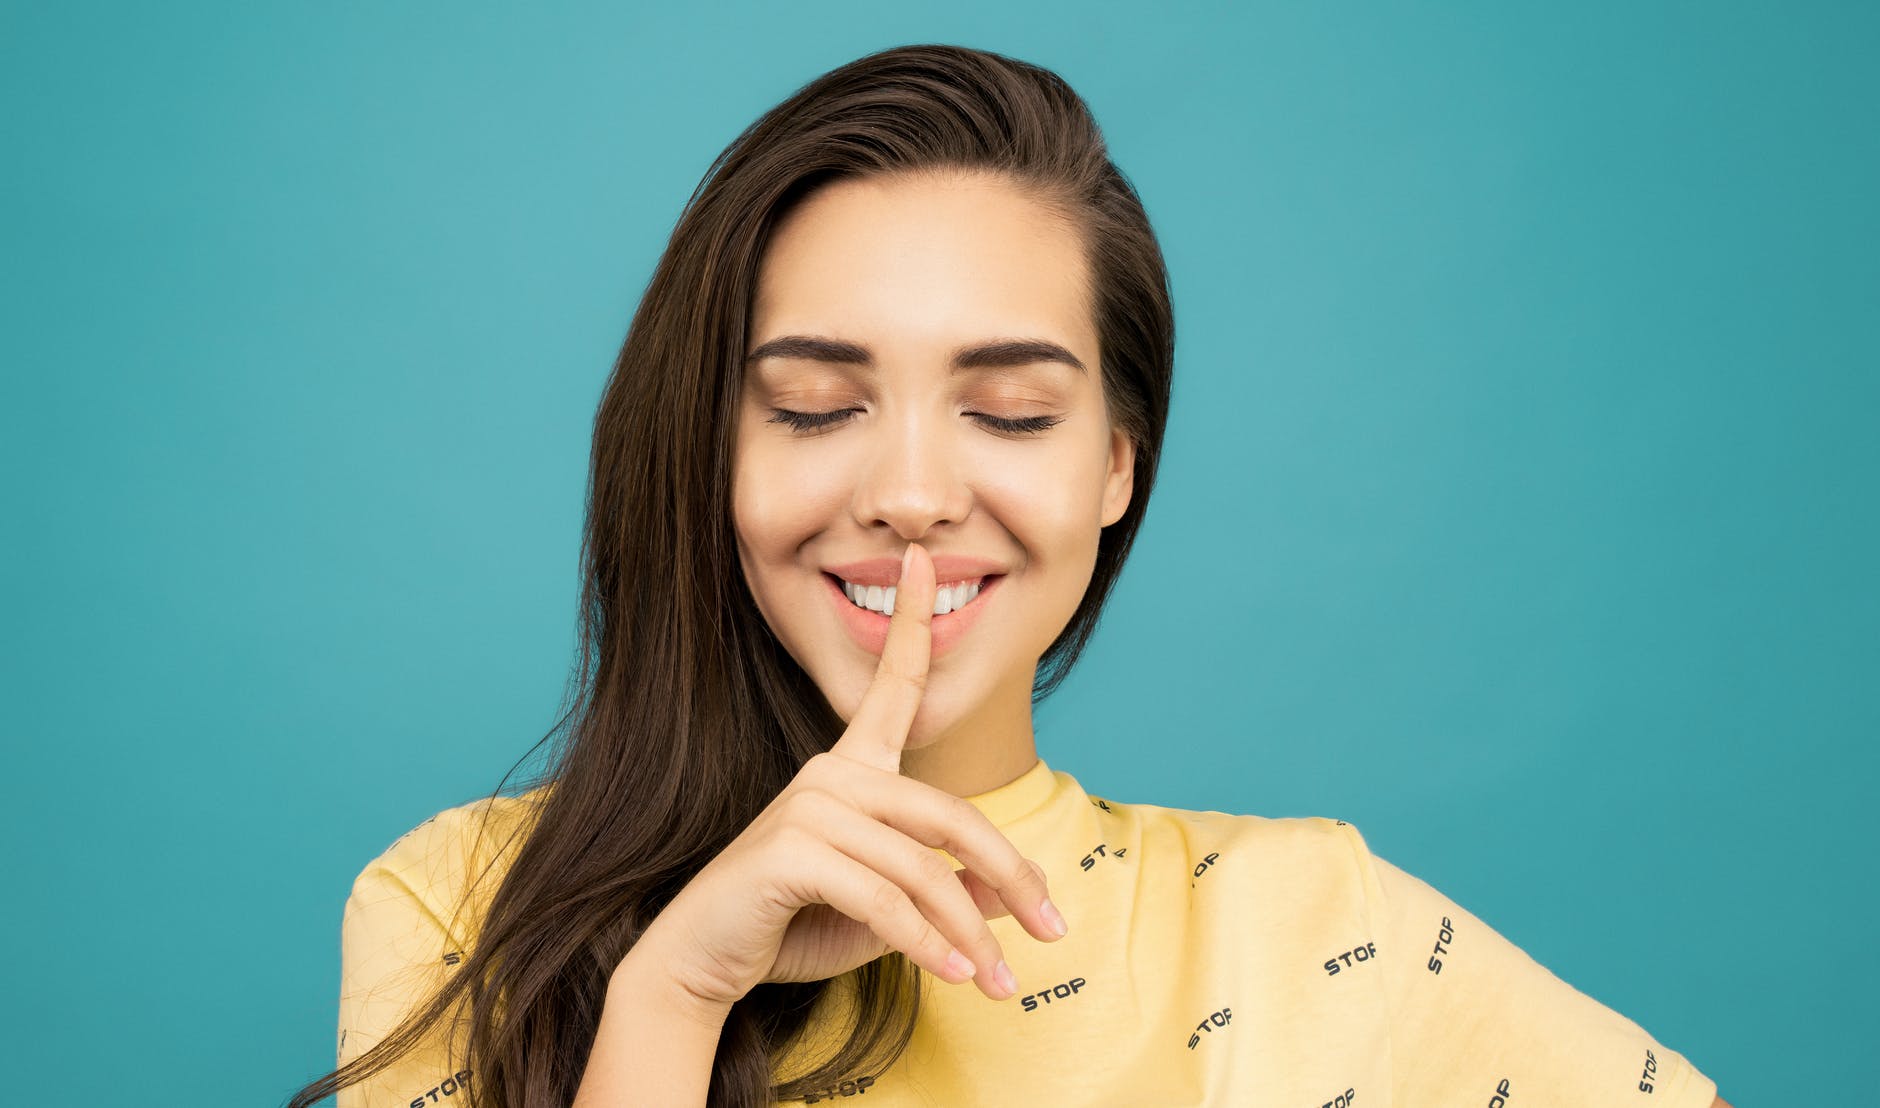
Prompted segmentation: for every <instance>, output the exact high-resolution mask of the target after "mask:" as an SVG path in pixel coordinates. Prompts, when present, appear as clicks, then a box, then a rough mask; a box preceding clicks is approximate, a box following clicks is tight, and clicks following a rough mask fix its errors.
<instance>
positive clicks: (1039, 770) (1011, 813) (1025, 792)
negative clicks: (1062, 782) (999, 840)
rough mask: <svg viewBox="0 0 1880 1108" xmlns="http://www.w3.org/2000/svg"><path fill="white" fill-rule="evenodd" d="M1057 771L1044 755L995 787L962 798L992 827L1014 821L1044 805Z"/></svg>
mask: <svg viewBox="0 0 1880 1108" xmlns="http://www.w3.org/2000/svg"><path fill="white" fill-rule="evenodd" d="M1058 785H1059V782H1058V775H1057V774H1056V773H1055V772H1053V771H1052V769H1051V767H1050V766H1048V765H1045V762H1044V759H1043V758H1039V759H1038V760H1037V761H1036V762H1033V763H1032V765H1031V768H1030V769H1028V770H1026V771H1025V772H1024V773H1021V774H1019V775H1018V776H1017V777H1014V778H1012V779H1011V780H1010V781H1007V782H1006V783H1005V784H1003V785H1000V786H999V787H998V788H996V789H992V790H989V791H987V792H983V793H979V794H977V795H975V796H969V797H967V798H966V801H967V803H969V804H971V805H972V806H973V807H975V808H977V809H979V811H980V812H981V813H983V814H984V815H985V817H986V818H987V819H989V820H991V821H992V823H993V825H994V826H996V827H1004V826H1006V825H1007V824H1010V823H1014V822H1016V821H1018V820H1020V819H1023V818H1024V817H1026V816H1028V815H1030V814H1031V813H1033V812H1035V811H1037V810H1038V809H1039V808H1042V807H1044V805H1045V803H1046V802H1047V801H1049V800H1050V799H1051V796H1052V794H1053V793H1055V792H1056V791H1057V789H1058Z"/></svg>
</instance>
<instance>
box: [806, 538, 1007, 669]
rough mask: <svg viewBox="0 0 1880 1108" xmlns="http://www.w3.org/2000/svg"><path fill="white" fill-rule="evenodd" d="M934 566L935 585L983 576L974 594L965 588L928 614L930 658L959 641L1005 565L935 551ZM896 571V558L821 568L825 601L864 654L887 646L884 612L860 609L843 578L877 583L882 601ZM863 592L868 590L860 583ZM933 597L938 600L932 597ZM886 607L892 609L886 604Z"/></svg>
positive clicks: (975, 619)
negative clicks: (947, 606) (943, 608)
mask: <svg viewBox="0 0 1880 1108" xmlns="http://www.w3.org/2000/svg"><path fill="white" fill-rule="evenodd" d="M933 561H934V570H935V573H936V575H937V577H938V580H939V583H940V587H941V588H942V589H947V588H948V587H949V586H953V585H956V584H959V583H966V582H970V581H972V580H974V579H976V578H983V579H982V580H980V582H979V590H978V592H977V593H971V592H965V593H964V600H963V601H961V602H960V605H959V606H958V607H955V608H953V609H952V610H950V611H947V612H943V613H941V614H939V615H936V616H934V617H933V624H932V636H933V638H932V646H931V653H930V654H929V655H928V657H929V660H930V661H931V660H936V659H938V658H940V657H941V656H942V655H943V654H945V653H947V652H948V651H949V650H950V649H951V648H952V646H953V644H954V643H956V642H957V641H959V639H960V637H961V636H962V635H964V634H965V633H966V632H967V631H968V630H969V629H970V628H971V627H972V625H973V624H974V623H976V622H978V619H979V613H980V612H982V611H984V610H985V608H986V604H987V602H988V599H989V598H990V597H991V595H992V594H993V593H995V592H997V591H999V590H998V586H999V585H1000V583H1001V582H1003V581H1004V580H1005V569H1004V567H1003V566H1001V565H1000V564H999V563H997V562H992V561H988V560H986V559H984V558H969V557H964V556H959V555H935V556H934V558H933ZM900 575H901V560H900V559H899V558H875V559H871V560H869V561H865V562H850V563H847V564H845V565H839V566H829V567H827V571H826V572H824V573H823V575H822V578H823V581H824V582H825V587H824V591H825V592H827V593H828V595H829V598H830V602H831V603H833V604H835V605H836V606H837V611H838V616H839V618H840V619H841V620H842V625H843V626H844V627H846V628H848V631H849V637H850V638H851V639H853V640H854V641H855V644H856V645H857V646H859V647H861V648H862V649H863V650H866V651H867V652H868V653H870V654H872V655H875V656H876V657H879V656H880V655H881V652H882V651H883V650H885V649H886V648H887V645H888V625H889V622H890V620H889V617H888V616H887V615H884V614H883V613H881V612H877V611H874V610H872V609H869V608H861V607H857V606H856V605H855V602H854V601H853V600H851V599H850V598H849V594H848V592H847V591H845V590H844V588H843V582H844V581H847V582H848V583H849V584H851V585H859V586H864V587H866V586H874V587H876V588H880V589H881V590H882V593H883V594H884V595H883V596H882V599H883V600H886V596H885V594H886V593H887V590H888V589H890V588H892V587H894V585H895V583H896V581H898V580H899V578H900ZM864 591H872V590H870V589H867V588H864ZM950 591H952V592H953V593H954V596H953V599H955V600H960V597H961V596H962V591H961V590H958V589H957V588H955V589H951V590H950ZM936 599H938V598H937V597H936ZM890 610H892V609H890Z"/></svg>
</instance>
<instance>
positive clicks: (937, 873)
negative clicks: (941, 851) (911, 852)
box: [914, 847, 958, 885]
mask: <svg viewBox="0 0 1880 1108" xmlns="http://www.w3.org/2000/svg"><path fill="white" fill-rule="evenodd" d="M917 849H918V855H917V857H916V859H915V862H914V870H915V873H916V874H917V875H918V876H919V877H920V880H921V881H922V883H924V884H928V885H938V884H940V883H942V882H945V883H947V884H950V885H951V884H957V883H958V879H957V878H955V877H954V876H953V867H952V865H951V864H949V863H948V862H947V860H946V859H945V858H942V857H941V856H940V855H938V854H935V853H934V852H933V851H931V850H928V849H926V848H925V847H920V848H917Z"/></svg>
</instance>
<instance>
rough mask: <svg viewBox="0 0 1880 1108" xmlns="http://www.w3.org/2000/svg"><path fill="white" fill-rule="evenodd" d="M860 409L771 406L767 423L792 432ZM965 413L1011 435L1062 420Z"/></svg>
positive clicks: (839, 419) (815, 427)
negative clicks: (809, 409)
mask: <svg viewBox="0 0 1880 1108" xmlns="http://www.w3.org/2000/svg"><path fill="white" fill-rule="evenodd" d="M861 410H862V409H860V408H840V409H837V410H836V411H833V412H793V411H790V410H789V409H787V408H772V409H771V412H772V415H771V417H770V419H769V422H771V423H782V424H784V425H786V426H788V427H789V428H790V429H791V430H794V431H816V430H821V429H823V428H826V427H834V426H836V425H837V424H840V423H845V422H847V421H848V417H849V416H850V415H852V414H854V413H855V412H859V411H861ZM966 414H967V415H969V416H972V417H973V418H974V419H976V420H979V421H980V422H981V423H983V424H984V425H986V426H988V427H991V428H992V429H993V430H995V431H1004V432H1006V433H1007V434H1013V435H1036V434H1038V433H1040V432H1042V431H1047V430H1049V429H1051V428H1053V427H1056V426H1057V425H1058V424H1060V423H1062V422H1064V417H1063V416H1048V415H1041V416H1026V417H1024V418H1023V419H1005V418H1003V417H1000V416H995V415H987V414H986V413H984V412H967V413H966Z"/></svg>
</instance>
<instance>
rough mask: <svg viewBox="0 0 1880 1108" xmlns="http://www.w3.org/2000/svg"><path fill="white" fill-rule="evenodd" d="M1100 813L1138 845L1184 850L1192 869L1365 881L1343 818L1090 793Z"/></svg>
mask: <svg viewBox="0 0 1880 1108" xmlns="http://www.w3.org/2000/svg"><path fill="white" fill-rule="evenodd" d="M1091 803H1092V804H1093V805H1095V806H1097V807H1098V808H1099V809H1101V810H1102V811H1104V812H1105V813H1106V817H1105V818H1109V819H1114V820H1118V821H1121V822H1122V823H1123V824H1124V825H1126V826H1130V827H1132V828H1133V829H1134V830H1135V831H1136V832H1137V834H1138V835H1139V836H1140V838H1141V839H1142V841H1143V844H1144V846H1145V847H1147V846H1150V845H1151V844H1153V843H1160V844H1162V847H1163V849H1162V851H1161V852H1163V853H1166V852H1167V850H1168V849H1169V848H1175V847H1177V844H1179V847H1178V848H1179V849H1181V850H1182V851H1183V852H1185V853H1186V854H1188V855H1189V856H1190V858H1191V860H1192V861H1193V862H1194V868H1195V869H1196V870H1197V871H1200V870H1202V869H1204V868H1209V867H1215V866H1222V865H1224V864H1226V865H1231V867H1232V868H1235V869H1240V870H1243V871H1245V873H1246V874H1247V876H1248V877H1250V878H1258V879H1259V880H1261V881H1271V880H1275V879H1279V878H1283V877H1294V878H1304V879H1309V881H1310V882H1311V883H1313V884H1320V883H1325V882H1332V883H1337V884H1344V885H1346V886H1348V887H1353V888H1361V887H1363V886H1364V885H1366V884H1368V882H1369V872H1368V871H1369V868H1370V862H1371V853H1370V849H1369V848H1368V847H1367V845H1366V844H1365V840H1364V836H1363V835H1361V834H1360V833H1359V832H1358V829H1357V827H1356V826H1354V825H1353V824H1352V823H1350V822H1349V821H1347V820H1343V819H1337V818H1334V817H1331V816H1263V815H1247V814H1235V813H1231V812H1219V811H1213V810H1206V809H1188V808H1171V807H1165V806H1163V805H1157V804H1138V803H1122V802H1118V801H1114V800H1107V799H1104V798H1101V797H1092V798H1091Z"/></svg>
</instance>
